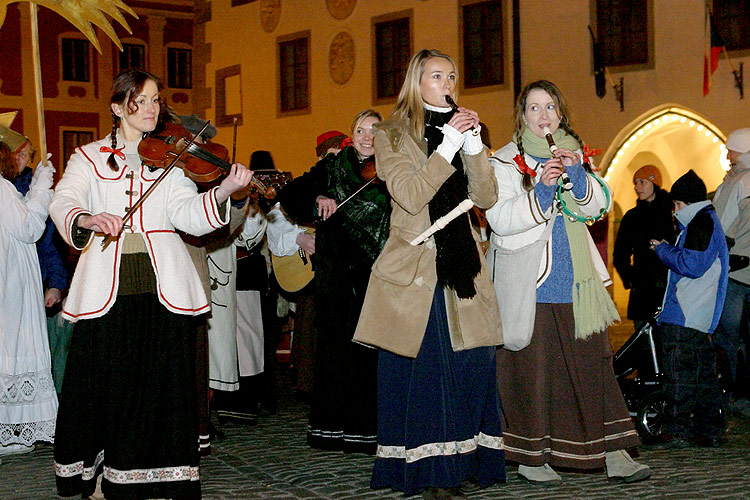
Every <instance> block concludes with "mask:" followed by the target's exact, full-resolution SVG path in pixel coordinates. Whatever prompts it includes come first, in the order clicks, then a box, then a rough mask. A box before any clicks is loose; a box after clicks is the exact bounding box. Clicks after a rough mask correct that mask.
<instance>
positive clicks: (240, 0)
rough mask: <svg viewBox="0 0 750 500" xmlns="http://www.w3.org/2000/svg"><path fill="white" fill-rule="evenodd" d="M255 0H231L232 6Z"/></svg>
mask: <svg viewBox="0 0 750 500" xmlns="http://www.w3.org/2000/svg"><path fill="white" fill-rule="evenodd" d="M254 1H255V0H232V7H237V6H238V5H245V4H246V3H251V2H254Z"/></svg>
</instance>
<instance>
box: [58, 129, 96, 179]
mask: <svg viewBox="0 0 750 500" xmlns="http://www.w3.org/2000/svg"><path fill="white" fill-rule="evenodd" d="M69 132H75V133H77V134H80V133H85V134H91V140H90V141H89V142H93V141H95V140H96V138H97V137H98V133H99V131H98V130H97V129H96V128H94V127H73V126H61V127H60V128H59V134H60V142H59V144H60V156H59V158H60V162H59V163H60V164H59V165H58V167H59V170H60V173H59V177H58V178H61V177H62V175H63V172H65V167H67V165H68V160H70V156H65V134H66V133H69ZM89 142H85V143H83V144H80V145H79V146H82V145H84V144H88V143H89ZM74 152H75V149H74V150H73V151H71V154H73V153H74Z"/></svg>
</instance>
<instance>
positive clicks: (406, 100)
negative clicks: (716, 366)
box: [391, 49, 458, 139]
mask: <svg viewBox="0 0 750 500" xmlns="http://www.w3.org/2000/svg"><path fill="white" fill-rule="evenodd" d="M433 57H442V58H443V59H447V60H448V61H449V62H450V63H451V65H452V66H453V70H454V71H455V73H456V83H458V69H457V68H456V63H455V62H454V61H453V59H452V58H451V56H449V55H448V54H445V53H443V52H440V51H439V50H435V49H422V50H420V51H419V52H417V53H416V54H414V56H412V58H411V61H409V67H408V68H407V69H406V77H405V78H404V84H403V85H402V86H401V92H399V94H398V99H397V100H396V107H395V108H393V112H392V113H391V118H395V119H400V120H405V121H407V122H408V123H409V130H410V132H411V133H412V134H413V135H414V137H415V138H417V139H421V138H422V137H423V136H424V110H425V107H424V100H423V99H422V91H421V90H420V86H419V84H420V83H421V82H422V75H424V67H425V64H427V60H429V59H432V58H433ZM451 97H454V98H455V96H451Z"/></svg>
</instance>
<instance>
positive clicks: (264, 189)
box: [138, 123, 276, 199]
mask: <svg viewBox="0 0 750 500" xmlns="http://www.w3.org/2000/svg"><path fill="white" fill-rule="evenodd" d="M157 130H158V132H157V131H154V132H151V134H149V136H148V137H145V138H144V139H142V140H141V142H140V143H139V144H138V155H139V156H140V157H141V161H142V162H143V164H144V165H147V166H149V167H151V168H166V167H168V166H169V165H171V164H172V162H173V161H174V159H175V158H177V157H178V156H179V154H180V153H181V152H182V151H183V149H185V146H187V150H186V151H185V152H184V153H183V156H182V157H181V158H180V159H179V160H177V162H176V163H175V166H177V167H180V168H182V170H183V171H184V172H185V175H187V176H188V177H189V178H190V179H191V180H192V181H193V182H195V183H197V184H210V183H212V182H214V181H216V180H217V179H219V178H220V177H222V176H223V175H225V174H228V173H229V171H230V169H231V168H232V164H231V163H229V161H228V159H229V151H228V150H227V148H225V147H224V146H222V145H221V144H215V143H211V142H208V143H204V144H198V143H192V144H190V141H191V140H192V139H193V134H191V133H190V132H188V131H187V130H185V128H183V127H182V125H179V124H177V123H164V124H163V127H162V126H160V127H159V128H157ZM250 184H251V185H253V187H254V188H255V189H257V190H258V191H259V192H260V193H261V194H262V195H263V196H264V197H265V198H268V199H273V198H275V197H276V188H274V187H273V186H270V187H269V186H267V185H266V184H265V183H263V182H262V181H261V180H259V179H257V178H256V176H255V175H253V177H252V179H250Z"/></svg>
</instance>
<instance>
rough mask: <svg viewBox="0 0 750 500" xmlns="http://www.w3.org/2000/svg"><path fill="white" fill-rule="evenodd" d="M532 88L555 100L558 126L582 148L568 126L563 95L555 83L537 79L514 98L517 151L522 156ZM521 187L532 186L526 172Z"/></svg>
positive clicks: (567, 110)
mask: <svg viewBox="0 0 750 500" xmlns="http://www.w3.org/2000/svg"><path fill="white" fill-rule="evenodd" d="M532 90H543V91H545V92H547V93H548V94H549V96H550V97H551V98H552V100H553V101H554V102H555V107H556V108H557V112H558V118H559V119H560V128H561V129H563V130H564V131H565V132H567V134H568V135H570V136H572V137H573V138H574V139H575V140H576V141H578V144H579V145H580V146H581V149H583V140H581V138H580V137H579V136H578V134H577V133H576V132H575V131H574V130H573V127H571V126H570V108H568V103H567V102H565V98H564V97H563V95H562V92H560V89H559V88H557V85H555V84H554V83H552V82H550V81H549V80H537V81H535V82H531V83H529V84H528V85H526V87H524V89H523V90H522V91H521V93H520V94H519V95H518V99H516V106H515V108H514V109H513V121H514V123H515V129H516V131H515V137H516V140H517V142H516V144H517V146H518V152H519V153H521V156H522V157H523V155H524V152H523V141H522V139H521V137H522V136H523V133H524V131H525V130H526V122H524V119H523V115H524V113H525V112H526V100H527V99H528V97H529V93H531V91H532ZM584 168H586V169H587V170H588V171H589V172H590V171H591V166H590V165H588V164H585V165H584ZM523 187H524V188H525V189H526V190H527V191H530V190H531V189H532V188H533V183H532V182H531V176H530V175H529V174H528V173H524V174H523Z"/></svg>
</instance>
